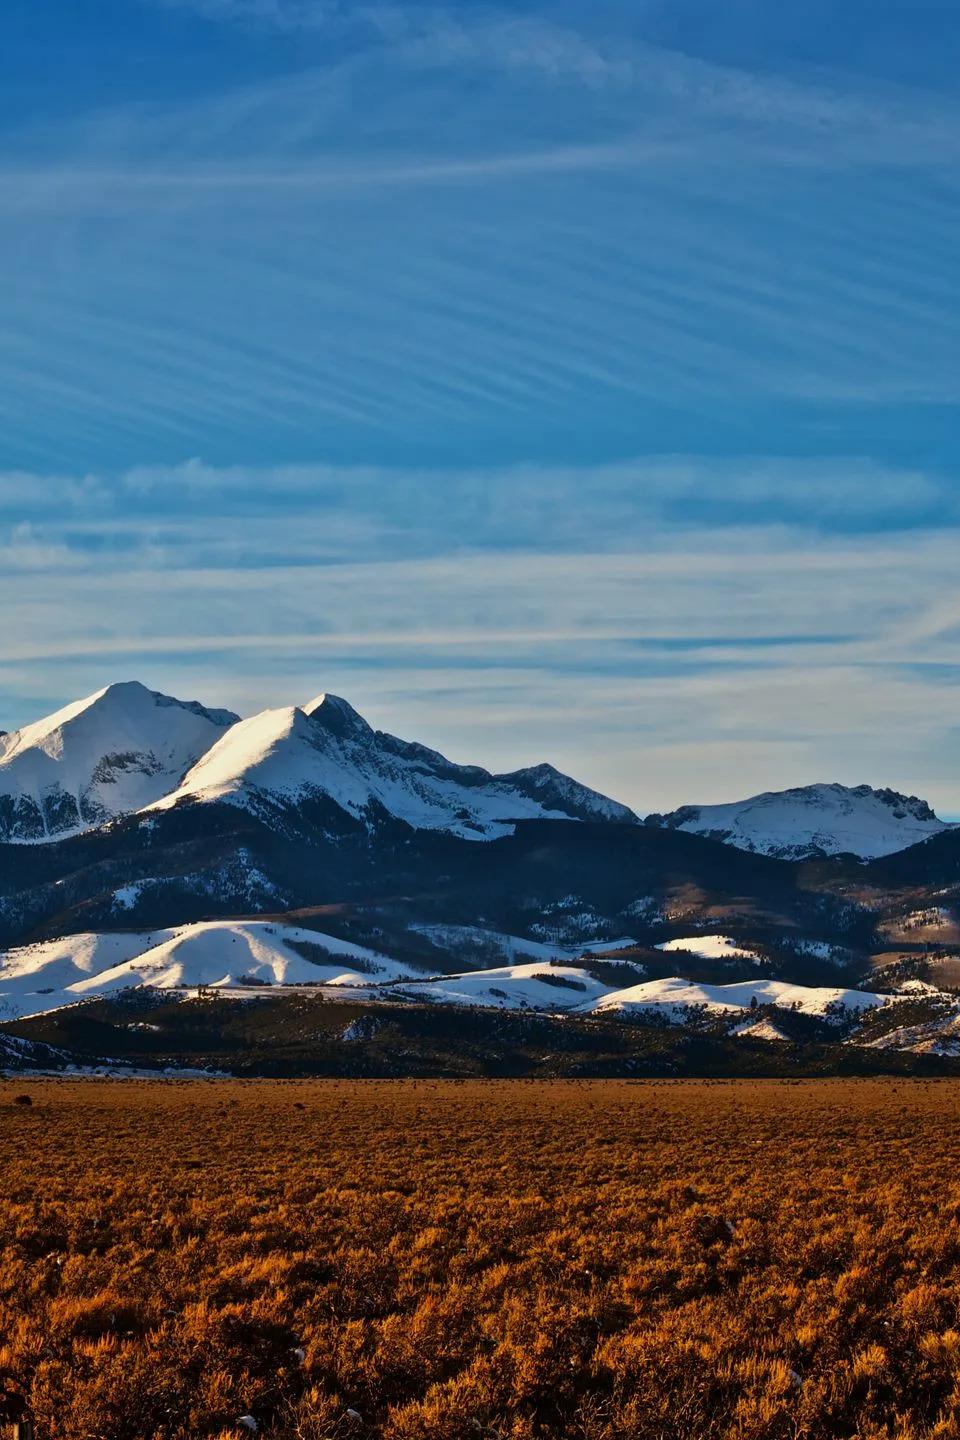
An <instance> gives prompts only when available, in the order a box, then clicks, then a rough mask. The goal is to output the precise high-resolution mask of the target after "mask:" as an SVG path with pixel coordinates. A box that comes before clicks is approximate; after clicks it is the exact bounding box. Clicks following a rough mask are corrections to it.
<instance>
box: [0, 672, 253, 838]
mask: <svg viewBox="0 0 960 1440" xmlns="http://www.w3.org/2000/svg"><path fill="white" fill-rule="evenodd" d="M236 719H237V717H236V715H233V714H232V713H231V712H230V711H229V710H207V709H205V707H204V706H202V705H199V704H197V703H196V702H195V701H194V702H184V701H182V700H174V699H173V698H172V697H171V696H169V695H160V694H157V693H156V692H155V691H153V690H148V689H147V688H146V686H144V685H140V684H137V683H136V682H135V681H134V682H131V683H129V684H121V685H109V686H108V687H107V688H106V689H105V690H98V691H97V692H96V694H94V695H88V696H87V698H86V699H85V700H78V701H75V702H74V703H73V704H72V705H67V706H65V707H64V709H62V710H58V711H57V712H56V713H55V714H53V715H48V716H47V717H46V719H44V720H38V721H37V722H36V723H35V724H33V725H27V726H25V727H24V729H22V730H15V731H13V733H12V734H7V735H0V840H5V841H27V842H36V841H45V840H58V839H61V838H62V837H63V836H66V835H70V834H76V833H77V832H78V831H82V830H88V829H91V828H92V827H94V826H97V825H102V824H104V823H105V822H106V821H109V820H112V819H115V818H116V817H117V816H119V815H126V814H129V813H130V811H133V810H139V809H141V808H142V807H143V806H144V805H149V804H150V803H151V802H152V801H154V800H157V799H159V798H160V796H161V795H164V794H166V792H167V791H168V790H170V789H171V787H172V786H175V785H177V784H178V783H179V781H180V779H181V778H182V777H183V775H184V773H185V772H186V771H187V770H188V769H189V768H190V766H191V765H192V764H193V763H194V762H195V761H196V760H197V759H199V757H200V756H201V755H202V754H203V753H204V752H205V751H206V750H208V749H209V748H210V746H211V745H212V744H214V742H215V741H216V740H218V739H219V738H220V736H221V735H222V734H223V733H224V731H225V730H226V729H227V728H228V727H229V726H230V725H232V724H234V722H235V721H236Z"/></svg>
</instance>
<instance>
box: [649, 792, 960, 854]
mask: <svg viewBox="0 0 960 1440" xmlns="http://www.w3.org/2000/svg"><path fill="white" fill-rule="evenodd" d="M645 823H646V824H647V825H655V826H659V827H661V828H665V829H671V830H685V831H687V832H688V833H691V834H697V835H705V836H707V837H708V838H710V839H712V840H722V841H724V842H725V843H726V844H729V845H736V846H737V847H738V848H739V849H741V850H753V851H756V852H757V853H759V854H761V855H775V856H778V857H780V858H781V859H784V860H803V859H808V858H811V857H814V856H822V855H842V854H852V855H859V856H860V857H861V858H862V859H864V860H871V859H876V858H877V857H878V856H881V855H892V854H893V853H894V852H895V851H897V850H905V849H907V847H908V846H910V845H916V844H918V843H919V841H921V840H929V839H930V837H931V836H932V835H939V834H940V833H941V831H943V830H948V829H950V828H951V827H950V826H948V825H947V824H945V823H944V821H942V820H939V819H938V818H937V816H936V815H935V814H934V813H933V811H932V810H931V809H930V806H929V805H928V804H927V802H926V801H925V800H920V799H918V798H917V796H916V795H900V794H898V793H897V792H896V791H894V790H874V789H872V788H871V787H870V786H869V785H856V786H853V787H850V786H847V785H803V786H799V787H797V788H796V789H793V790H774V791H767V792H765V793H764V794H762V795H754V796H752V797H751V798H750V799H749V800H740V801H735V802H733V803H732V804H729V805H685V806H683V807H681V809H679V810H674V811H672V812H671V813H670V814H667V815H648V816H647V819H646V821H645Z"/></svg>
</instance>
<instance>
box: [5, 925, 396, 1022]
mask: <svg viewBox="0 0 960 1440" xmlns="http://www.w3.org/2000/svg"><path fill="white" fill-rule="evenodd" d="M415 975H416V972H415V971H412V970H410V969H409V967H407V966H405V965H401V964H399V963H398V962H397V961H395V960H390V959H388V958H387V957H386V956H384V955H379V954H377V953H376V952H375V951H373V950H368V949H366V948H365V947H364V946H362V945H353V944H351V943H350V942H349V941H346V940H339V939H336V938H335V937H334V936H332V935H323V934H318V933H317V932H316V931H314V930H302V929H300V928H298V927H297V926H293V925H278V924H274V923H273V922H271V921H266V920H254V921H236V920H221V921H213V922H203V923H200V924H196V925H185V926H183V927H182V928H180V929H177V930H161V931H155V932H153V933H152V934H146V933H145V934H118V935H94V934H87V935H71V936H68V937H67V938H66V939H63V940H53V941H48V942H45V943H42V944H38V945H28V946H23V947H22V948H20V949H18V950H10V951H7V953H6V954H4V955H0V1018H2V1019H10V1018H14V1017H16V1016H22V1015H34V1014H39V1013H40V1012H42V1011H45V1010H54V1009H58V1008H59V1007H60V1006H61V1005H71V1004H75V1003H76V1002H77V1001H79V1000H91V999H96V998H98V997H99V996H102V995H109V994H113V993H115V992H116V991H119V990H126V989H130V988H137V987H141V986H149V987H151V988H155V989H160V990H171V989H176V988H178V987H194V986H197V985H212V986H228V985H236V984H245V983H250V982H260V983H261V984H267V985H326V984H335V985H369V984H375V983H377V982H382V981H391V980H405V979H408V978H411V977H413V976H415Z"/></svg>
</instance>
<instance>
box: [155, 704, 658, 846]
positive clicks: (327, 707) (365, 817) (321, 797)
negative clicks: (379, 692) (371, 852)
mask: <svg viewBox="0 0 960 1440" xmlns="http://www.w3.org/2000/svg"><path fill="white" fill-rule="evenodd" d="M185 801H192V802H194V803H196V802H210V801H219V802H221V803H226V804H230V805H236V806H240V807H242V808H244V809H247V810H249V811H251V812H252V813H254V814H255V815H257V816H258V817H259V818H260V819H261V820H264V821H266V822H267V823H268V824H277V823H282V821H283V819H284V816H287V815H291V814H295V813H296V812H298V811H300V810H303V809H304V808H305V807H313V808H314V809H315V807H317V806H318V805H319V806H323V807H327V809H329V806H330V804H331V803H332V804H333V805H334V806H336V807H337V809H338V810H339V811H341V812H343V813H344V814H345V815H346V816H347V817H349V819H350V820H351V821H352V822H353V823H354V824H357V823H359V824H360V825H362V826H365V827H366V828H367V829H373V828H374V827H375V825H376V823H377V822H378V821H382V820H383V819H393V820H400V821H403V822H405V823H406V824H408V825H411V826H412V827H413V828H414V829H417V830H443V831H446V832H447V833H449V834H452V835H457V836H459V837H461V838H462V839H473V840H486V839H491V838H493V837H495V836H498V835H504V834H507V833H509V831H510V829H511V823H510V822H511V821H514V820H540V819H553V820H564V819H567V820H574V819H590V820H611V821H621V822H635V821H636V816H635V815H634V814H633V812H632V811H631V810H628V809H627V807H626V806H624V805H618V804H617V802H616V801H614V800H609V799H607V798H606V796H603V795H598V794H597V793H596V792H595V791H593V790H589V789H588V788H587V787H586V786H585V785H579V784H578V783H577V782H576V781H575V780H571V779H569V778H568V777H567V776H565V775H561V774H560V772H559V771H556V770H554V769H553V768H552V767H551V766H548V765H540V766H535V767H533V768H532V769H528V770H516V771H513V772H512V773H510V774H507V775H491V774H490V773H489V772H488V771H486V770H483V769H481V768H480V767H479V766H472V765H455V764H453V763H452V762H451V761H449V760H446V759H445V758H444V757H443V756H442V755H440V754H438V753H437V752H436V751H435V750H428V749H427V748H426V746H423V745H418V744H415V743H412V742H409V741H405V740H398V739H397V738H396V737H395V736H393V735H388V734H386V733H385V732H383V731H380V730H374V729H373V728H372V727H371V726H370V725H368V724H367V722H366V720H364V719H363V718H362V716H360V715H358V714H357V712H356V711H355V710H354V709H353V708H352V707H351V706H350V705H348V704H347V702H346V701H345V700H341V699H339V698H338V697H337V696H334V695H321V696H319V697H318V698H317V699H316V700H314V701H312V702H311V703H310V704H309V705H307V706H306V707H304V708H302V709H301V708H299V707H297V706H290V707H288V708H286V709H280V710H264V711H262V712H261V713H260V714H259V715H254V716H253V717H252V718H250V719H249V720H242V721H240V723H239V724H237V725H235V726H233V728H232V729H231V730H229V731H228V732H227V733H226V735H224V736H223V737H222V738H221V739H220V740H219V741H218V742H217V744H215V745H214V746H213V747H212V749H210V750H209V751H208V752H207V754H206V755H204V756H203V757H202V759H200V760H199V761H198V763H197V764H196V765H195V766H194V767H193V769H192V770H191V771H190V772H189V774H187V775H186V776H185V778H184V780H183V783H182V784H181V785H180V786H178V787H177V788H176V789H175V790H173V791H171V793H170V794H169V795H166V796H164V797H163V798H162V799H159V800H157V801H154V802H153V805H152V806H149V807H147V808H153V809H170V808H172V807H173V806H176V805H179V804H181V803H182V802H185ZM331 823H334V822H331Z"/></svg>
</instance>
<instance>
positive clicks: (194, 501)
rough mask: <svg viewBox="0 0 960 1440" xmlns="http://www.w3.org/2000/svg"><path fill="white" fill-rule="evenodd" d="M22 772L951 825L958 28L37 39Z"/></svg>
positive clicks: (958, 663)
mask: <svg viewBox="0 0 960 1440" xmlns="http://www.w3.org/2000/svg"><path fill="white" fill-rule="evenodd" d="M0 23H2V27H3V46H2V60H0V67H2V80H3V83H2V85H0V152H2V153H0V196H2V207H3V216H4V223H3V225H2V227H0V264H2V267H3V275H4V281H5V283H4V284H3V286H2V287H0V335H2V344H0V419H2V428H0V437H2V439H0V604H2V606H3V613H4V615H5V616H6V617H7V623H6V624H5V625H4V627H3V629H2V631H0V726H7V727H12V726H15V725H17V724H18V723H22V722H24V721H26V720H28V719H31V718H34V717H35V716H36V715H37V714H40V713H42V712H43V711H44V710H46V709H49V708H52V707H53V706H54V705H55V704H57V703H60V702H61V701H63V700H65V699H67V698H70V697H73V696H75V695H78V694H82V693H84V692H86V691H89V690H92V689H95V688H97V687H98V686H99V685H101V684H103V683H106V682H107V681H109V680H111V679H114V678H127V677H131V676H135V677H137V678H142V679H144V680H145V681H146V682H147V683H150V684H153V685H154V686H156V687H158V688H165V689H169V690H171V691H172V692H173V693H176V694H181V695H185V696H187V695H189V696H196V697H199V698H201V699H208V700H210V701H211V702H213V703H225V704H233V705H235V706H236V707H237V708H239V709H242V710H244V711H249V710H252V709H254V708H259V707H260V706H262V705H265V704H274V703H287V702H289V701H290V700H294V699H297V698H302V699H306V698H308V697H309V696H310V695H312V694H313V693H315V692H316V691H317V690H318V689H321V688H329V689H332V690H338V691H340V692H341V693H345V694H346V695H347V696H348V697H349V698H351V699H352V700H353V701H354V703H356V704H357V705H358V706H359V707H360V708H361V709H362V710H364V711H365V713H367V714H368V715H369V717H370V718H371V719H372V720H373V721H375V722H376V723H379V724H381V725H385V726H389V727H390V728H393V729H395V730H396V731H398V732H399V733H406V734H411V735H416V736H417V737H418V738H422V739H424V740H426V741H428V742H430V743H433V744H435V745H437V746H439V747H441V748H445V749H447V750H448V751H449V752H450V753H452V754H453V755H454V756H456V757H457V758H463V759H471V760H476V761H481V762H485V763H489V764H491V765H504V766H508V765H512V764H520V763H526V762H529V761H535V760H539V759H541V758H550V759H552V760H554V761H555V763H558V764H561V765H563V766H565V767H566V768H569V769H571V770H572V771H574V773H576V774H578V775H579V776H581V777H582V778H583V779H586V780H588V781H591V782H592V783H594V784H597V785H599V786H601V787H603V788H606V789H608V790H610V791H611V792H613V793H615V794H617V795H619V796H621V797H622V798H624V799H626V800H628V801H630V802H631V803H633V804H635V805H637V806H639V807H640V808H642V809H644V808H646V809H650V808H663V807H664V806H671V805H674V804H678V803H682V802H687V801H691V802H693V801H708V800H720V799H725V798H733V797H735V796H737V795H740V794H744V793H747V792H749V791H753V790H757V789H760V788H766V787H772V786H780V785H785V784H793V783H804V782H806V781H811V780H819V779H840V780H844V781H848V782H851V783H856V782H859V781H861V780H867V781H869V782H871V783H874V784H892V785H896V786H898V787H899V788H904V789H908V790H918V791H922V792H924V793H926V794H927V795H928V796H929V797H930V798H931V799H933V800H934V801H935V802H936V803H937V804H938V805H939V807H940V808H941V809H942V810H944V811H945V812H946V813H960V777H958V765H957V761H958V758H960V730H958V719H957V716H958V698H960V691H958V682H960V585H958V583H957V581H956V578H955V574H956V556H957V553H958V546H957V540H958V533H960V485H958V478H957V477H958V473H960V427H958V425H957V402H958V391H960V307H958V296H960V259H958V254H960V246H958V243H957V241H958V218H960V208H958V198H960V179H958V176H960V168H958V163H957V162H958V159H960V94H958V88H960V82H958V80H957V76H958V74H960V67H958V61H960V12H958V10H957V7H956V5H955V4H953V3H952V0H951V3H947V0H940V3H934V0H920V3H912V4H910V5H907V4H905V3H904V4H901V3H886V4H883V3H881V4H877V3H871V4H867V3H851V0H830V3H827V0H810V3H807V4H804V5H803V6H780V5H771V4H770V3H768V0H764V3H761V0H731V3H728V4H725V5H723V6H718V5H716V4H715V3H710V4H708V3H702V0H699V3H693V0H669V3H666V0H664V3H657V0H650V3H645V0H631V3H627V0H599V3H594V4H590V5H587V4H585V3H583V0H580V3H578V4H569V3H563V0H560V3H554V4H551V5H550V6H545V5H544V6H537V5H535V4H529V3H525V4H516V3H515V4H501V5H495V4H486V3H474V0H461V3H458V4H456V5H419V4H416V3H412V4H404V5H402V6H401V5H395V4H392V3H371V4H355V3H352V0H103V3H95V0H69V3H68V0H46V3H45V4H44V5H43V6H37V5H36V4H33V3H30V4H28V3H26V0H8V3H7V4H6V5H5V6H4V16H3V20H2V22H0Z"/></svg>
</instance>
